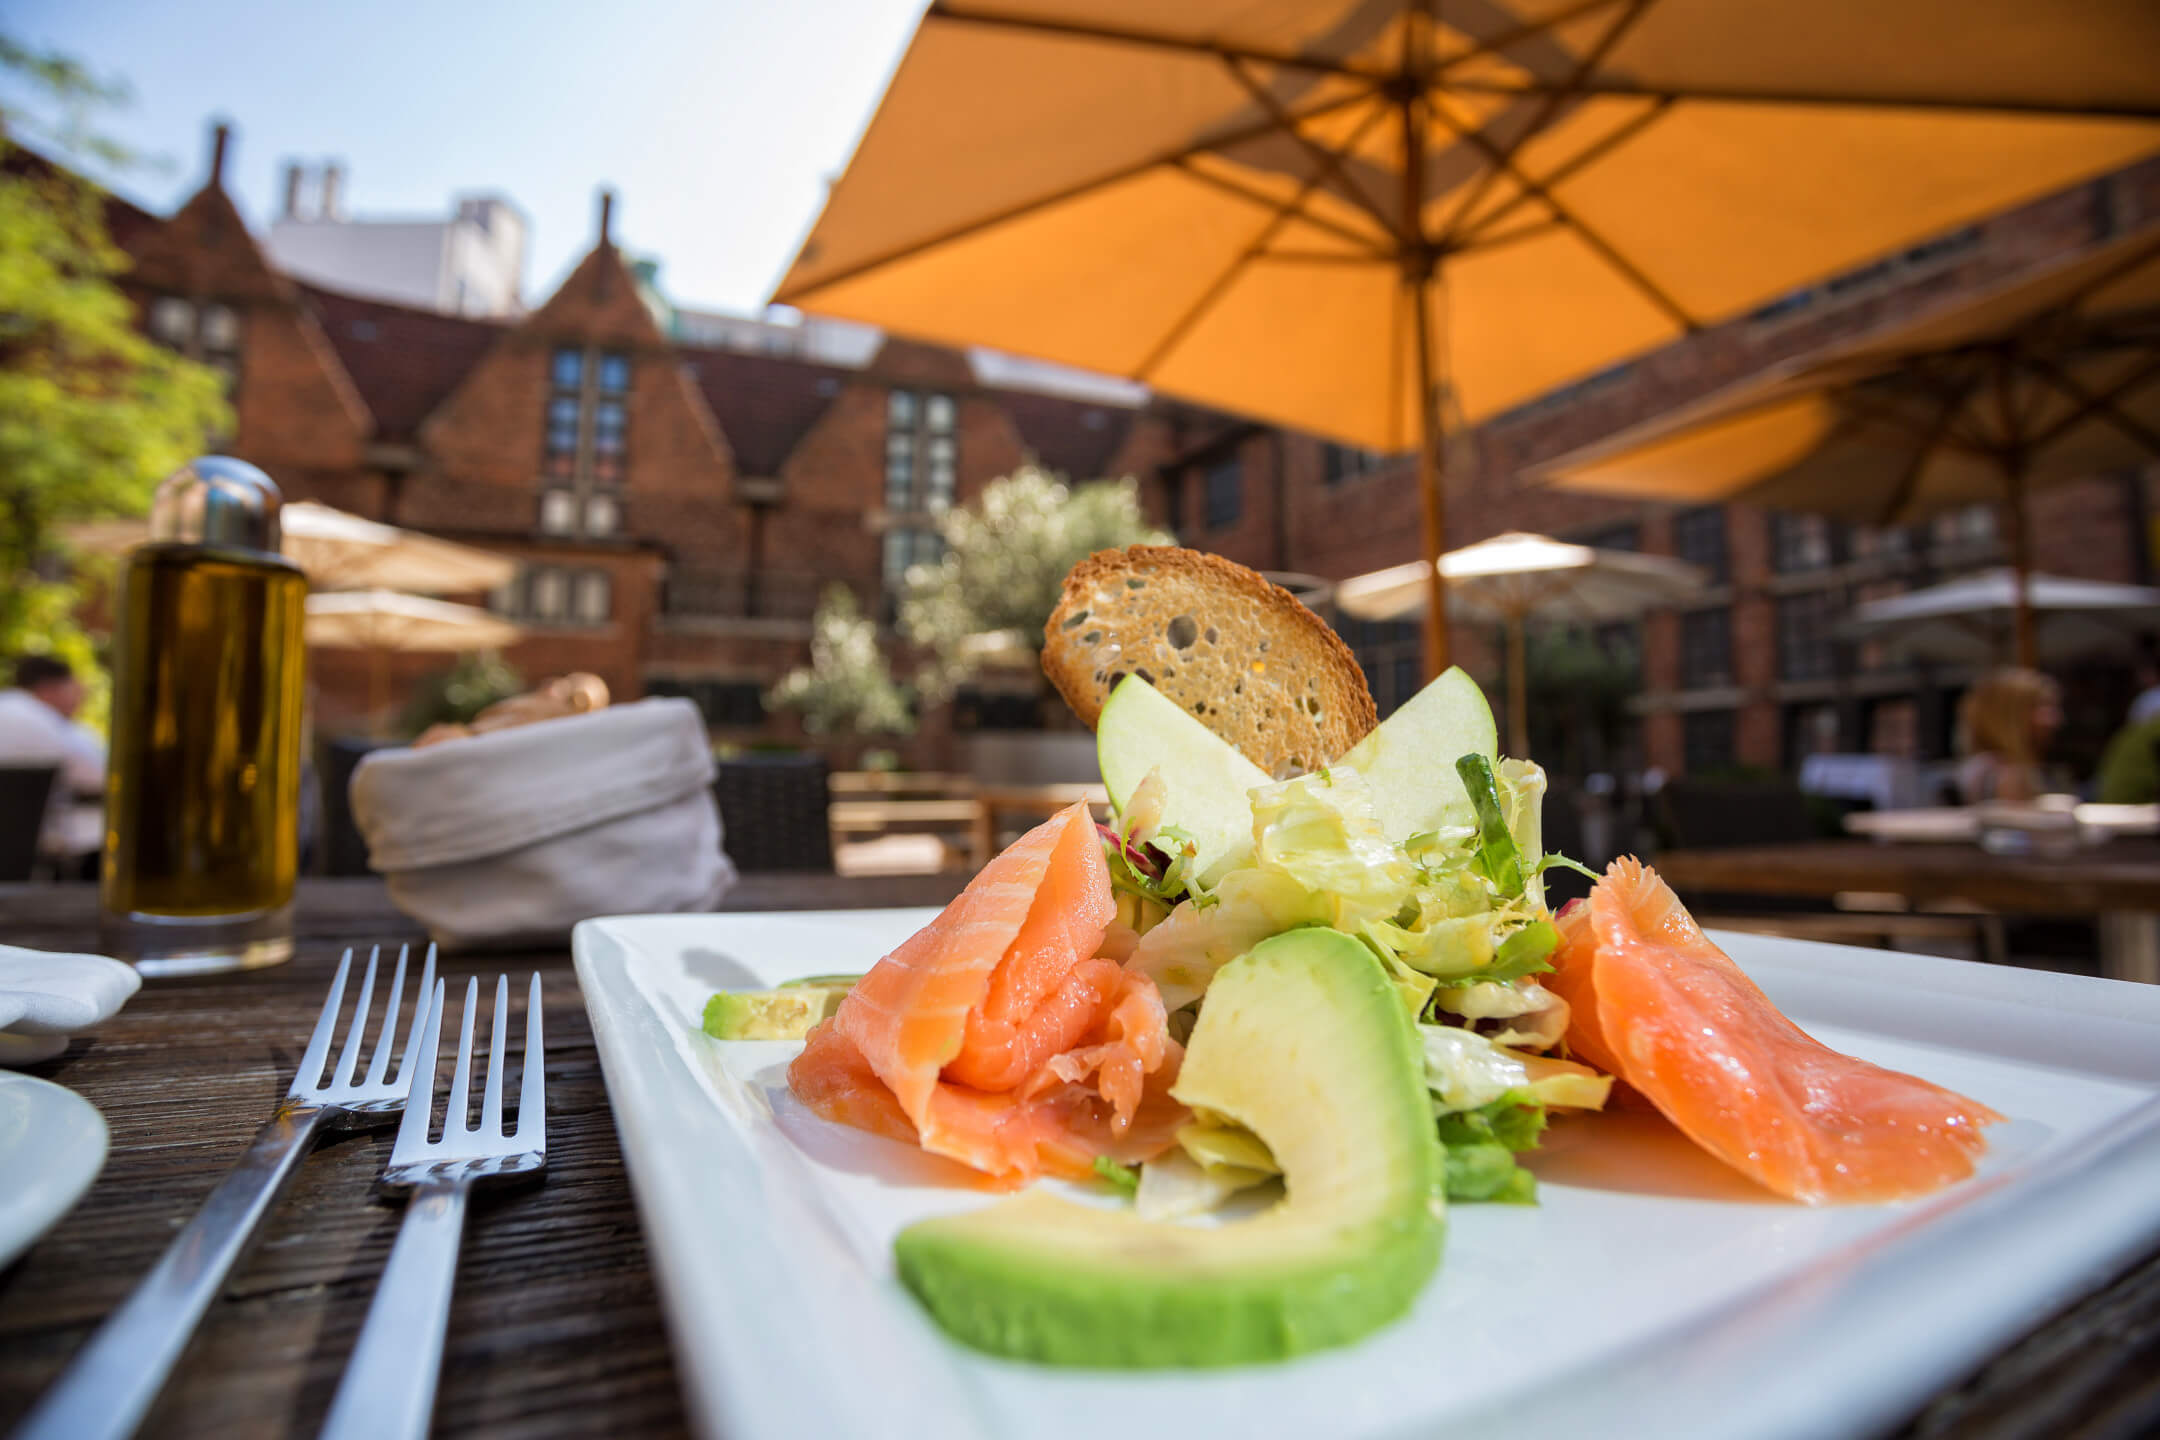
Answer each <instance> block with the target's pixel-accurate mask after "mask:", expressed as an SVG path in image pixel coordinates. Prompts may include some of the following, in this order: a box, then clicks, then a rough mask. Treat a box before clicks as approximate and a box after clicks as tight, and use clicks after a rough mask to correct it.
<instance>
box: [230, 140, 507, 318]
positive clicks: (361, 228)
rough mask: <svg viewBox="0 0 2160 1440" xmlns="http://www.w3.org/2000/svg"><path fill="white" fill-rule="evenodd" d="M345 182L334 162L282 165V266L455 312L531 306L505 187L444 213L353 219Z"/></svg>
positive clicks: (493, 312) (275, 230) (273, 245)
mask: <svg viewBox="0 0 2160 1440" xmlns="http://www.w3.org/2000/svg"><path fill="white" fill-rule="evenodd" d="M344 180H345V175H344V171H343V169H342V167H340V166H337V165H325V166H323V167H322V168H321V169H320V170H319V171H315V172H313V173H312V174H311V173H310V172H309V171H308V170H305V169H303V168H302V167H301V166H299V165H288V166H286V167H285V203H284V206H283V208H282V210H281V211H280V213H279V215H278V218H277V219H276V221H275V222H273V223H272V224H271V226H270V240H269V252H270V259H271V261H272V262H273V263H274V264H276V265H277V267H278V268H279V269H281V270H283V271H285V272H286V273H287V274H289V275H293V276H296V277H298V278H299V279H302V280H307V281H312V282H314V283H315V284H318V285H322V286H325V287H327V288H329V289H333V290H342V291H345V292H347V293H348V294H353V295H364V296H367V297H369V298H372V299H377V300H389V301H392V302H394V303H396V304H400V305H411V306H415V307H418V308H421V309H426V310H442V311H447V312H448V313H450V314H453V315H478V316H495V317H510V316H517V315H522V314H523V313H524V312H525V299H524V276H525V216H524V215H523V214H522V213H521V212H520V211H519V210H518V208H517V207H516V206H515V205H512V204H511V203H510V202H509V201H508V200H506V199H504V198H503V197H502V196H500V195H489V194H464V195H459V196H457V197H456V203H457V209H456V210H455V211H454V212H453V213H452V214H451V216H450V217H449V218H448V219H446V220H355V219H352V218H350V217H348V216H347V215H346V214H345V210H344V203H343V190H344ZM311 189H312V192H313V193H312V196H311V195H310V193H309V192H310V190H311ZM310 199H312V201H313V203H312V204H309V203H308V201H309V200H310Z"/></svg>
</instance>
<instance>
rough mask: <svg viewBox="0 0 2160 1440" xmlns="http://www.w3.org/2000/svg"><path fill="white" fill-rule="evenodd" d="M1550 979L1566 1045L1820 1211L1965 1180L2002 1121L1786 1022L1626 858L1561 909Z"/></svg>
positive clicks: (1733, 1161)
mask: <svg viewBox="0 0 2160 1440" xmlns="http://www.w3.org/2000/svg"><path fill="white" fill-rule="evenodd" d="M1560 933H1561V941H1560V947H1559V949H1557V950H1556V951H1555V952H1554V953H1553V957H1552V961H1553V967H1554V972H1555V973H1554V974H1552V975H1549V976H1546V977H1544V982H1543V983H1544V984H1545V986H1546V988H1548V989H1550V990H1553V991H1555V992H1557V993H1558V994H1559V995H1560V996H1561V997H1562V998H1563V999H1565V1000H1566V1001H1567V1002H1568V1005H1569V1007H1570V1018H1569V1024H1568V1033H1567V1040H1568V1047H1569V1049H1570V1050H1571V1051H1572V1052H1573V1053H1574V1054H1575V1055H1576V1056H1577V1057H1578V1058H1580V1059H1582V1060H1585V1061H1587V1062H1589V1063H1590V1064H1592V1065H1595V1066H1597V1067H1598V1068H1599V1069H1601V1070H1607V1071H1610V1072H1611V1073H1613V1074H1615V1075H1617V1076H1619V1077H1620V1078H1621V1079H1623V1080H1625V1081H1626V1082H1627V1083H1628V1084H1629V1085H1632V1086H1633V1087H1634V1088H1635V1089H1636V1090H1638V1091H1640V1092H1641V1093H1642V1094H1643V1096H1644V1097H1645V1098H1647V1099H1648V1100H1649V1101H1650V1102H1651V1103H1652V1104H1653V1105H1655V1106H1656V1107H1657V1108H1658V1109H1659V1110H1661V1111H1663V1112H1664V1114H1665V1117H1666V1118H1667V1119H1668V1120H1670V1121H1672V1122H1673V1124H1675V1125H1677V1126H1678V1127H1679V1128H1680V1129H1681V1131H1682V1132H1683V1133H1685V1134H1686V1135H1687V1137H1688V1138H1689V1139H1691V1140H1693V1141H1694V1142H1695V1143H1696V1144H1698V1145H1700V1146H1702V1147H1703V1149H1705V1150H1707V1151H1709V1152H1710V1153H1711V1154H1713V1155H1715V1156H1717V1157H1718V1158H1719V1159H1720V1160H1723V1161H1724V1162H1725V1163H1726V1164H1728V1165H1730V1166H1732V1167H1733V1168H1734V1169H1736V1170H1738V1171H1740V1172H1741V1173H1742V1174H1744V1175H1747V1176H1748V1177H1750V1178H1751V1179H1753V1180H1755V1181H1757V1182H1759V1183H1760V1184H1762V1185H1764V1186H1766V1187H1768V1188H1769V1189H1771V1190H1774V1191H1776V1192H1777V1193H1778V1194H1780V1195H1784V1196H1787V1197H1789V1198H1791V1199H1794V1200H1801V1201H1805V1202H1807V1203H1808V1204H1811V1205H1820V1204H1826V1203H1840V1202H1871V1201H1882V1200H1903V1199H1910V1198H1912V1197H1913V1196H1917V1195H1925V1194H1927V1193H1928V1192H1930V1191H1932V1190H1936V1189H1939V1188H1941V1187H1942V1186H1944V1185H1948V1184H1950V1183H1952V1182H1953V1181H1957V1180H1962V1179H1964V1178H1965V1177H1967V1176H1969V1175H1971V1174H1972V1172H1973V1165H1974V1163H1975V1162H1976V1160H1977V1159H1978V1157H1979V1155H1980V1152H1981V1151H1983V1150H1984V1149H1986V1147H1987V1138H1986V1136H1985V1135H1983V1134H1982V1133H1981V1131H1982V1127H1984V1126H1987V1125H1992V1124H1995V1123H1996V1122H1997V1121H1999V1120H2001V1119H2002V1116H2000V1115H1998V1114H1996V1113H1995V1112H1994V1111H1993V1110H1990V1109H1988V1108H1987V1107H1986V1106H1985V1105H1981V1104H1978V1103H1976V1102H1975V1101H1972V1100H1968V1099H1966V1098H1965V1097H1964V1096H1962V1095H1958V1094H1955V1093H1953V1092H1952V1091H1949V1090H1945V1089H1943V1088H1942V1087H1941V1086H1939V1085H1934V1084H1930V1083H1929V1082H1928V1081H1925V1080H1921V1079H1919V1078H1917V1077H1915V1076H1911V1075H1904V1074H1900V1073H1898V1072H1897V1071H1894V1070H1885V1069H1883V1068H1882V1067H1881V1066H1879V1065H1871V1064H1869V1063H1868V1062H1867V1061H1865V1060H1855V1059H1853V1058H1852V1057H1851V1056H1847V1055H1840V1054H1839V1053H1837V1052H1836V1051H1834V1050H1831V1049H1829V1048H1828V1047H1827V1046H1824V1045H1822V1044H1821V1043H1819V1042H1818V1041H1816V1040H1815V1039H1813V1038H1812V1037H1810V1036H1809V1035H1808V1034H1807V1033H1806V1032H1804V1031H1803V1030H1801V1029H1800V1027H1799V1026H1797V1025H1795V1024H1793V1023H1792V1021H1790V1020H1788V1019H1786V1018H1785V1016H1784V1015H1783V1014H1781V1013H1780V1012H1779V1011H1778V1009H1777V1007H1776V1006H1775V1005H1773V1004H1771V1002H1770V998H1769V997H1768V996H1767V995H1765V994H1763V992H1762V991H1761V989H1760V988H1758V987H1757V986H1756V984H1755V982H1754V981H1752V980H1750V979H1748V978H1747V976H1746V975H1745V974H1743V973H1742V972H1741V970H1740V967H1739V966H1737V965H1735V964H1734V963H1733V962H1732V961H1731V959H1729V958H1728V957H1727V956H1726V954H1725V952H1724V951H1722V950H1720V949H1718V948H1717V946H1715V945H1713V944H1711V943H1710V941H1709V940H1708V939H1707V938H1706V937H1705V936H1704V935H1703V933H1702V930H1701V929H1700V928H1699V927H1698V926H1697V925H1696V924H1695V921H1694V919H1693V917H1691V916H1690V915H1689V914H1688V913H1687V911H1686V910H1685V909H1684V908H1683V907H1682V906H1681V904H1680V901H1679V899H1678V897H1676V896H1675V895H1674V894H1673V892H1672V889H1671V887H1669V886H1667V885H1666V883H1665V882H1664V881H1663V880H1662V879H1660V878H1658V875H1657V873H1656V872H1655V871H1653V870H1651V869H1650V868H1649V867H1648V866H1646V865H1644V864H1643V863H1642V862H1641V861H1639V860H1636V859H1633V858H1626V859H1621V860H1616V861H1614V862H1613V864H1612V867H1611V868H1610V869H1609V870H1607V871H1606V872H1605V876H1604V878H1603V879H1601V880H1600V881H1599V882H1598V883H1597V885H1596V886H1595V887H1594V888H1593V889H1592V890H1591V892H1590V898H1589V901H1588V903H1587V904H1584V905H1577V906H1573V907H1570V910H1569V912H1568V913H1566V914H1564V915H1563V916H1562V917H1561V918H1560Z"/></svg>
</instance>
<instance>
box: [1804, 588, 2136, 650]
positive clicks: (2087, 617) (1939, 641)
mask: <svg viewBox="0 0 2160 1440" xmlns="http://www.w3.org/2000/svg"><path fill="white" fill-rule="evenodd" d="M2026 582H2027V583H2026V600H2027V603H2028V604H2029V605H2030V607H2031V609H2032V618H2033V633H2034V637H2035V640H2036V642H2037V646H2038V649H2039V655H2040V658H2041V659H2043V660H2057V661H2060V660H2071V659H2076V658H2079V657H2081V656H2085V655H2090V654H2094V653H2096V652H2106V651H2123V650H2128V649H2129V648H2130V647H2131V646H2132V645H2133V644H2134V643H2135V642H2136V639H2137V636H2138V635H2139V634H2140V633H2141V632H2143V631H2147V630H2153V629H2160V590H2156V589H2151V588H2149V587H2146V586H2143V585H2116V584H2112V583H2110V582H2108V581H2104V580H2073V579H2068V578H2066V577H2064V576H2061V575H2030V576H2027V577H2026ZM2016 624H2017V575H2016V573H2015V572H2014V571H2013V570H2011V569H2010V568H2009V567H2008V566H2004V567H2001V568H1999V569H1994V570H1983V571H1981V572H1979V573H1977V574H1973V575H1966V576H1962V577H1960V578H1959V579H1956V580H1950V581H1946V582H1944V583H1943V584H1940V585H1930V586H1928V587H1927V588H1926V589H1924V590H1913V591H1909V592H1907V593H1906V594H1903V595H1892V596H1890V597H1888V598H1887V599H1882V600H1871V601H1869V602H1868V603H1866V604H1865V605H1860V606H1857V607H1855V608H1854V610H1853V613H1852V615H1851V617H1850V618H1849V619H1848V620H1847V621H1846V622H1845V625H1844V626H1843V631H1844V633H1845V635H1846V636H1847V637H1849V638H1851V639H1855V640H1879V641H1881V642H1883V643H1884V644H1886V645H1888V646H1889V647H1891V648H1892V649H1894V650H1896V651H1897V652H1899V653H1900V654H1904V655H1908V656H1913V657H1923V658H1926V659H1930V660H1940V661H1944V662H1946V663H1949V664H1969V665H1994V664H2000V663H2002V661H2003V660H2004V658H2005V657H2006V656H2008V655H2009V653H2010V651H2011V646H2012V640H2013V637H2014V635H2015V633H2016Z"/></svg>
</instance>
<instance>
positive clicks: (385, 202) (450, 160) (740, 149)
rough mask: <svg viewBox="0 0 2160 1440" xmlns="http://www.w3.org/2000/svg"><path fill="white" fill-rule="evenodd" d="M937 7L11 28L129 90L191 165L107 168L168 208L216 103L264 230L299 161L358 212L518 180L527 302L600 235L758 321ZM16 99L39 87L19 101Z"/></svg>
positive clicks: (401, 8) (760, 7)
mask: <svg viewBox="0 0 2160 1440" xmlns="http://www.w3.org/2000/svg"><path fill="white" fill-rule="evenodd" d="M922 3H923V0H722V3H705V4H698V3H689V0H650V3H640V4H637V5H633V6H607V7H602V6H599V5H595V4H590V3H587V4H571V3H563V0H521V3H514V4H513V3H503V0H434V3H431V4H422V3H414V0H373V3H369V4H366V5H355V4H340V5H320V4H307V3H303V4H294V3H290V0H287V3H283V4H279V3H271V0H180V3H156V0H135V3H132V4H129V3H121V0H14V3H12V4H10V5H8V6H7V13H6V16H5V18H4V19H0V29H4V30H5V31H6V33H8V34H9V35H10V36H11V37H13V38H15V39H16V40H18V41H21V42H23V43H26V44H29V45H31V46H33V47H37V48H52V49H58V50H61V51H64V52H66V53H68V54H69V55H71V56H72V57H74V58H76V59H78V60H81V61H83V62H85V63H86V64H88V65H89V66H90V67H91V69H92V70H93V71H95V72H97V73H98V74H100V75H102V76H107V77H114V78H119V79H124V80H125V81H126V82H127V83H128V84H129V86H130V87H131V88H132V89H133V91H134V98H133V100H132V102H131V103H130V104H129V105H128V106H127V107H126V108H125V109H122V110H119V111H117V112H113V113H111V114H108V115H107V116H106V117H104V121H103V124H102V127H101V128H102V129H103V130H105V131H106V132H107V133H109V134H112V135H114V136H116V137H117V138H119V139H122V140H124V141H127V142H128V143H130V144H131V145H134V146H136V147H137V148H139V149H140V150H142V151H144V152H147V153H148V154H150V155H152V156H162V157H164V158H165V159H166V160H168V161H169V162H170V163H169V167H168V168H165V169H164V170H162V171H152V170H138V171H136V172H134V173H132V174H127V175H121V176H105V177H101V178H105V179H107V180H108V181H109V182H110V183H112V184H113V185H114V187H115V188H116V189H118V190H120V191H121V192H122V193H124V194H126V195H128V196H129V197H130V198H132V199H134V200H136V201H138V202H140V203H143V204H145V205H147V206H148V207H150V208H152V209H155V210H158V211H160V212H163V211H168V210H170V209H171V208H172V207H173V205H174V204H175V203H177V202H178V201H179V200H181V199H183V198H185V197H186V196H187V195H188V194H189V193H191V192H192V191H193V190H194V189H195V187H196V186H198V185H199V184H201V182H202V179H203V177H204V174H205V169H206V164H207V161H206V156H207V150H208V144H207V134H208V126H209V123H210V121H211V119H212V117H214V116H221V117H223V118H226V119H229V120H230V121H232V123H233V125H234V126H235V128H236V132H237V134H236V146H235V149H234V151H233V152H232V154H231V156H230V158H229V159H228V162H227V167H226V170H227V174H226V181H227V188H228V189H229V190H231V191H232V192H233V194H234V196H235V198H236V199H237V200H238V201H239V203H240V206H241V208H242V210H243V211H244V212H245V213H246V214H247V216H248V218H249V220H250V221H251V222H253V223H254V224H255V225H256V226H257V227H258V229H260V228H262V227H265V226H267V224H268V222H269V220H270V219H271V216H272V212H273V210H274V208H275V206H276V204H277V203H278V200H279V199H280V184H281V181H280V176H281V174H282V170H283V165H284V162H285V161H286V160H287V159H300V160H305V161H319V160H322V159H329V158H334V159H338V160H342V161H343V162H344V163H345V166H346V192H345V193H346V209H347V211H348V213H351V214H353V215H356V216H360V217H368V216H376V215H413V216H424V215H440V214H445V213H447V212H448V210H449V208H450V196H451V194H452V192H453V191H458V190H476V189H490V190H497V191H500V192H502V193H504V194H506V195H508V196H509V197H510V198H511V199H513V200H514V201H516V202H517V204H518V205H519V206H520V207H521V208H522V209H523V210H524V211H525V213H526V214H527V215H528V216H529V217H530V219H531V221H532V234H531V240H530V249H529V252H528V262H527V269H526V276H525V280H526V294H527V297H528V299H532V300H537V299H538V298H540V297H543V296H545V295H546V294H547V292H548V291H549V290H551V289H552V288H553V287H554V285H555V283H556V282H557V281H558V280H559V279H560V278H561V277H562V276H563V274H565V273H566V272H567V270H568V268H569V266H570V265H571V264H572V263H573V262H574V261H575V260H576V258H577V257H578V256H579V255H581V254H583V253H584V251H585V249H586V248H587V247H588V246H589V245H590V244H591V242H592V234H593V216H594V209H595V200H594V196H595V194H596V192H597V190H598V189H599V188H600V187H601V186H603V185H607V186H612V187H614V188H615V190H616V191H617V193H618V197H619V198H618V200H617V204H616V211H615V214H616V222H615V225H616V238H617V240H618V241H619V242H620V243H621V244H622V245H623V247H624V248H625V249H626V250H628V251H630V252H632V253H634V254H640V255H653V256H656V257H658V258H659V259H660V260H661V261H662V269H661V274H660V281H661V286H662V288H663V289H664V290H666V291H667V292H668V294H669V295H670V296H671V297H672V298H674V299H675V300H677V301H678V302H680V303H683V304H688V305H693V306H699V307H709V308H716V309H729V310H751V309H754V308H755V307H756V306H758V305H760V304H761V303H762V302H763V301H764V299H765V297H766V295H767V294H769V293H770V292H771V289H772V286H773V283H774V282H775V281H776V280H777V279H778V278H779V275H780V272H781V271H782V270H783V269H784V268H785V266H786V264H787V262H788V260H789V259H790V258H791V257H792V256H793V254H794V251H795V246H796V244H797V243H798V242H799V241H800V239H801V237H802V235H803V234H804V232H805V231H807V230H808V228H809V226H810V222H811V220H812V219H813V218H814V217H815V215H816V213H817V209H818V206H819V205H820V203H821V202H822V200H823V197H824V189H825V184H826V182H827V181H828V180H829V179H830V178H831V177H833V176H835V175H837V174H838V173H839V171H840V170H841V169H842V167H844V166H845V164H846V162H847V157H848V155H849V153H850V151H852V149H853V148H854V144H855V141H856V138H857V137H858V136H859V135H860V133H861V131H862V128H863V126H864V125H865V124H867V123H868V121H869V118H870V113H871V111H872V109H873V108H874V107H875V106H876V103H877V98H878V96H879V95H880V94H881V93H883V90H884V87H885V82H886V80H887V79H888V78H889V76H890V75H891V72H892V69H893V67H894V66H895V65H897V64H898V63H899V59H900V53H901V51H902V49H903V48H904V47H905V46H906V43H907V38H908V36H909V35H910V34H911V33H912V32H913V30H914V27H915V21H916V18H917V16H918V15H919V13H920V11H921V9H922ZM11 98H19V94H17V95H15V96H11Z"/></svg>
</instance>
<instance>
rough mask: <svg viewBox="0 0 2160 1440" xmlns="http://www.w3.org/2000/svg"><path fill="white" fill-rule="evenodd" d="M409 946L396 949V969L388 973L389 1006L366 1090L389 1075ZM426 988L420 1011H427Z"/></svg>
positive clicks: (421, 992)
mask: <svg viewBox="0 0 2160 1440" xmlns="http://www.w3.org/2000/svg"><path fill="white" fill-rule="evenodd" d="M410 948H411V947H410V946H406V945H400V946H398V947H397V969H395V970H393V971H392V972H391V973H390V1005H389V1008H387V1009H386V1010H384V1011H383V1022H382V1033H381V1034H380V1035H378V1036H376V1037H375V1058H374V1059H373V1060H371V1061H369V1062H368V1072H367V1081H366V1085H367V1088H368V1089H370V1090H373V1089H376V1088H378V1087H379V1086H381V1084H382V1083H383V1076H385V1075H386V1074H388V1073H389V1069H390V1052H391V1050H392V1049H393V1048H395V1047H396V1045H397V1022H398V1006H400V1005H401V1004H403V1003H404V1000H405V952H406V951H407V950H408V949H410ZM427 1002H428V995H427V987H426V986H424V985H423V986H422V987H421V989H420V994H419V997H418V1000H417V1004H418V1006H419V1008H420V1009H422V1010H425V1009H427Z"/></svg>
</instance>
